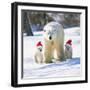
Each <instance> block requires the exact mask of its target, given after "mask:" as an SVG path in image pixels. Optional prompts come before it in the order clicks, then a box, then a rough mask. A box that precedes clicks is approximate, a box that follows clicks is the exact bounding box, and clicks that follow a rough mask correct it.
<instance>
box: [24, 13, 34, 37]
mask: <svg viewBox="0 0 90 90" xmlns="http://www.w3.org/2000/svg"><path fill="white" fill-rule="evenodd" d="M24 18H25V21H26V23H25V31H26V33H27V36H33V33H32V29H31V24H30V18H29V13H28V12H25V17H24Z"/></svg>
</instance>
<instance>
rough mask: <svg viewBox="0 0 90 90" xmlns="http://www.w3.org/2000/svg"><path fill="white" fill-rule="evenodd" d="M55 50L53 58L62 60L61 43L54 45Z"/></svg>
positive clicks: (62, 49) (62, 50)
mask: <svg viewBox="0 0 90 90" xmlns="http://www.w3.org/2000/svg"><path fill="white" fill-rule="evenodd" d="M55 51H56V56H55V59H56V60H59V61H63V60H64V48H63V45H60V44H59V45H58V44H57V45H55Z"/></svg>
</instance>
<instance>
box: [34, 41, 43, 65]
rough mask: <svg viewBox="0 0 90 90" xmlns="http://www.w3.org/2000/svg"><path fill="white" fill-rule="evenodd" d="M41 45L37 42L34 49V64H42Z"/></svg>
mask: <svg viewBox="0 0 90 90" xmlns="http://www.w3.org/2000/svg"><path fill="white" fill-rule="evenodd" d="M42 51H43V45H42V43H41V41H39V42H38V43H37V44H36V49H35V53H34V58H35V62H36V63H38V64H40V63H43V53H42Z"/></svg>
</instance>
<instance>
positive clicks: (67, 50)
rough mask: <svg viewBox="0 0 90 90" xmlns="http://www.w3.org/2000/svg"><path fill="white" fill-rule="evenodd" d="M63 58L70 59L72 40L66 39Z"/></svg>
mask: <svg viewBox="0 0 90 90" xmlns="http://www.w3.org/2000/svg"><path fill="white" fill-rule="evenodd" d="M65 59H72V40H68V41H67V42H66V44H65Z"/></svg>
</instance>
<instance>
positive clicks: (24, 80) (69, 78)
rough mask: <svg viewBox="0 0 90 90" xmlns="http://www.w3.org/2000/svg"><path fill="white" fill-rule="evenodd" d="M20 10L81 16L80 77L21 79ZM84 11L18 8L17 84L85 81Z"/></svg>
mask: <svg viewBox="0 0 90 90" xmlns="http://www.w3.org/2000/svg"><path fill="white" fill-rule="evenodd" d="M21 9H26V10H40V11H41V10H42V11H59V12H60V11H61V12H63V11H64V12H76V13H82V14H81V19H80V20H81V21H80V22H81V23H80V26H81V27H80V30H81V42H82V44H81V47H83V48H82V51H81V52H82V54H81V63H82V67H81V69H82V71H81V76H80V77H64V78H50V79H49V78H46V79H21ZM84 43H85V10H84V9H71V8H70V9H69V8H53V7H52V8H51V7H36V6H18V84H32V83H46V82H63V81H77V80H85V44H84Z"/></svg>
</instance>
